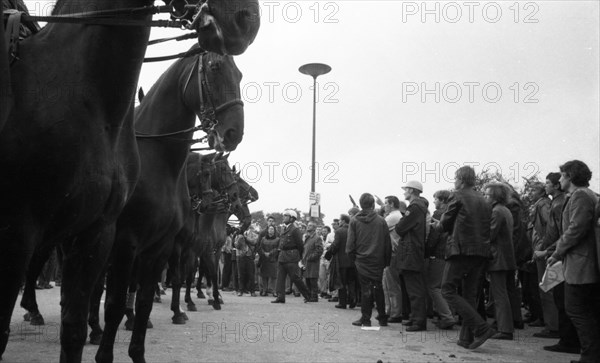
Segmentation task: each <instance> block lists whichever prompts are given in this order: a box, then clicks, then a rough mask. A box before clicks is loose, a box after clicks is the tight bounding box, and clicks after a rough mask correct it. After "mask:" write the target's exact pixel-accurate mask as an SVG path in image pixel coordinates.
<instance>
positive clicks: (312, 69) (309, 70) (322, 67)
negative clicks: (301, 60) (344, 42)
mask: <svg viewBox="0 0 600 363" xmlns="http://www.w3.org/2000/svg"><path fill="white" fill-rule="evenodd" d="M298 70H299V71H300V73H303V74H306V75H309V76H311V77H312V78H313V127H312V163H311V177H310V191H311V192H312V193H314V192H315V145H316V128H317V77H318V76H320V75H322V74H326V73H329V72H330V71H331V67H330V66H328V65H327V64H323V63H308V64H305V65H303V66H302V67H300V68H298Z"/></svg>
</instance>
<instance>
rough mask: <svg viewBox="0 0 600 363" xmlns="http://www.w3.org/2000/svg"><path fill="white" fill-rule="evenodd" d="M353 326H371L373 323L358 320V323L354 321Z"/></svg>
mask: <svg viewBox="0 0 600 363" xmlns="http://www.w3.org/2000/svg"><path fill="white" fill-rule="evenodd" d="M352 325H354V326H371V321H370V320H369V321H362V320H361V319H358V320H357V321H353V322H352Z"/></svg>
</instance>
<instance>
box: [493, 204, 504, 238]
mask: <svg viewBox="0 0 600 363" xmlns="http://www.w3.org/2000/svg"><path fill="white" fill-rule="evenodd" d="M503 223H504V216H503V215H502V214H501V213H498V209H497V208H492V220H491V223H490V243H492V244H494V245H495V244H496V240H497V239H498V234H499V233H500V227H501V226H502V224H503Z"/></svg>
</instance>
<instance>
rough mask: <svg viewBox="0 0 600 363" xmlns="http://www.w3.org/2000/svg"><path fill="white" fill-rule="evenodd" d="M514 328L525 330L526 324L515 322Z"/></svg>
mask: <svg viewBox="0 0 600 363" xmlns="http://www.w3.org/2000/svg"><path fill="white" fill-rule="evenodd" d="M513 326H514V327H515V329H519V330H522V329H525V324H524V323H523V322H522V321H513Z"/></svg>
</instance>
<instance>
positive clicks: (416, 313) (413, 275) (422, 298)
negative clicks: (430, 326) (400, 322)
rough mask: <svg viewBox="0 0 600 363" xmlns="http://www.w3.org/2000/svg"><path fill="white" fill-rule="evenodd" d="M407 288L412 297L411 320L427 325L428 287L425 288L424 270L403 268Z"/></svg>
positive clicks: (414, 322) (410, 297) (419, 324)
mask: <svg viewBox="0 0 600 363" xmlns="http://www.w3.org/2000/svg"><path fill="white" fill-rule="evenodd" d="M402 276H404V282H405V284H406V290H407V291H408V297H409V299H410V311H411V312H412V313H411V316H410V320H411V321H412V322H413V325H417V326H420V327H426V326H427V289H426V288H425V284H424V279H423V272H421V271H409V270H402Z"/></svg>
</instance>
